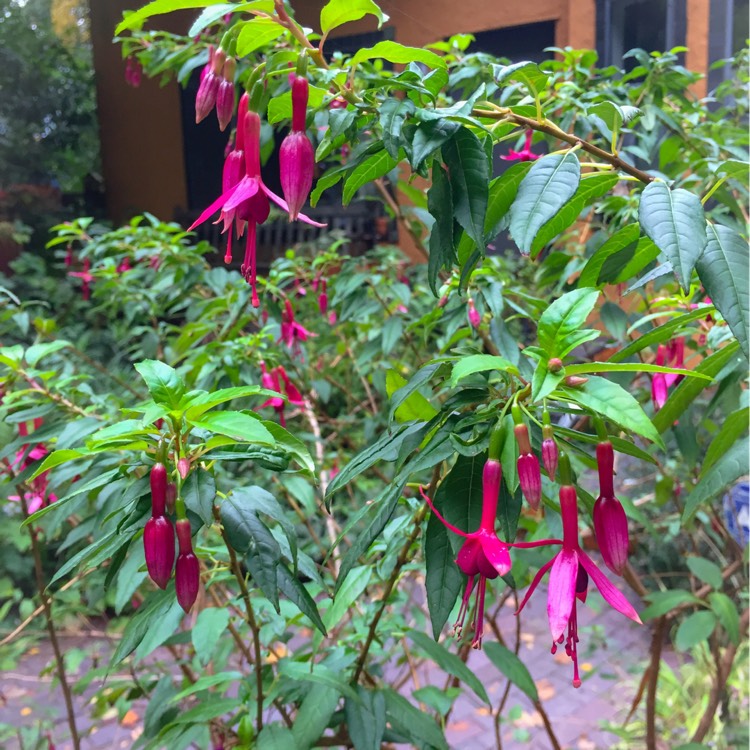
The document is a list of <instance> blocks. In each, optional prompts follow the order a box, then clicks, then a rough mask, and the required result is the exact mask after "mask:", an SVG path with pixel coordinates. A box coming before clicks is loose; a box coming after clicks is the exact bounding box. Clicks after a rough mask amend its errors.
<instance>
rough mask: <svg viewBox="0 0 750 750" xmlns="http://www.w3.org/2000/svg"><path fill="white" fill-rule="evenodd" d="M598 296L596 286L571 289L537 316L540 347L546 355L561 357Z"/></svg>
mask: <svg viewBox="0 0 750 750" xmlns="http://www.w3.org/2000/svg"><path fill="white" fill-rule="evenodd" d="M598 298H599V292H598V291H597V290H596V289H574V290H573V291H572V292H567V293H566V294H563V296H562V297H560V298H559V299H556V300H555V301H554V302H553V303H552V304H551V305H550V306H549V307H548V308H547V309H546V310H545V311H544V312H543V313H542V315H541V317H540V318H539V325H538V328H537V336H538V338H539V346H541V347H542V349H544V351H545V352H546V353H547V355H548V357H550V358H552V357H559V358H560V359H562V358H563V357H564V356H565V355H566V354H568V353H569V352H570V351H571V344H574V342H575V341H577V340H578V334H579V332H580V329H581V328H582V326H583V324H584V323H585V322H586V318H588V316H589V314H590V313H591V311H592V310H593V309H594V305H596V301H597V299H598Z"/></svg>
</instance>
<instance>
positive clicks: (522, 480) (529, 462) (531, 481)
mask: <svg viewBox="0 0 750 750" xmlns="http://www.w3.org/2000/svg"><path fill="white" fill-rule="evenodd" d="M514 410H515V407H514ZM514 416H515V414H514ZM513 431H514V433H515V436H516V442H517V443H518V451H519V456H518V463H517V464H516V466H517V468H518V483H519V484H520V485H521V492H523V496H524V497H525V498H526V501H527V502H528V504H529V505H530V506H531V507H532V509H533V510H537V509H538V508H539V503H540V502H541V500H542V472H541V469H540V468H539V459H538V458H537V457H536V456H535V455H534V454H533V453H532V452H531V443H530V442H529V429H528V427H526V425H525V424H516V426H515V427H514V428H513Z"/></svg>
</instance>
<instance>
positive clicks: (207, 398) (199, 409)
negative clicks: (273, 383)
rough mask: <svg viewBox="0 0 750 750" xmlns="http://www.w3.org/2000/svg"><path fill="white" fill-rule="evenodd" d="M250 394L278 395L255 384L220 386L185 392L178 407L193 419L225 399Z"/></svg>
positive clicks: (228, 399)
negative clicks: (217, 388) (215, 389)
mask: <svg viewBox="0 0 750 750" xmlns="http://www.w3.org/2000/svg"><path fill="white" fill-rule="evenodd" d="M250 396H261V397H262V398H270V397H271V396H278V393H275V392H274V391H269V390H268V389H266V388H260V387H259V386H257V385H241V386H237V387H235V388H220V389H219V390H217V391H211V392H210V393H209V392H208V391H190V392H189V393H186V394H185V397H184V398H183V400H182V403H181V404H180V407H181V408H182V409H184V410H185V416H186V417H187V418H188V419H195V418H197V417H200V415H201V414H205V413H206V412H207V411H209V410H210V409H213V408H214V406H218V405H219V404H224V403H226V402H227V401H234V400H235V399H237V398H247V397H250Z"/></svg>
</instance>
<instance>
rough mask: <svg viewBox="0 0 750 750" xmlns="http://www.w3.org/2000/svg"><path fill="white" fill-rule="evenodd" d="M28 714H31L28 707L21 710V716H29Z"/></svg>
mask: <svg viewBox="0 0 750 750" xmlns="http://www.w3.org/2000/svg"><path fill="white" fill-rule="evenodd" d="M30 714H31V709H30V708H29V707H28V706H26V707H25V708H22V709H21V716H29V715H30Z"/></svg>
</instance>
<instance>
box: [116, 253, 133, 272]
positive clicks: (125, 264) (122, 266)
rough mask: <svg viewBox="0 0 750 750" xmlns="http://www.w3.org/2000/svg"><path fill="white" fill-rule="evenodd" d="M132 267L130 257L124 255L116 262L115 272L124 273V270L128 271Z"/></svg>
mask: <svg viewBox="0 0 750 750" xmlns="http://www.w3.org/2000/svg"><path fill="white" fill-rule="evenodd" d="M132 268H133V266H131V265H130V258H128V256H127V255H126V256H125V257H124V258H123V259H122V260H121V261H120V262H119V263H118V264H117V273H125V272H126V271H130V270H131V269H132Z"/></svg>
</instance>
